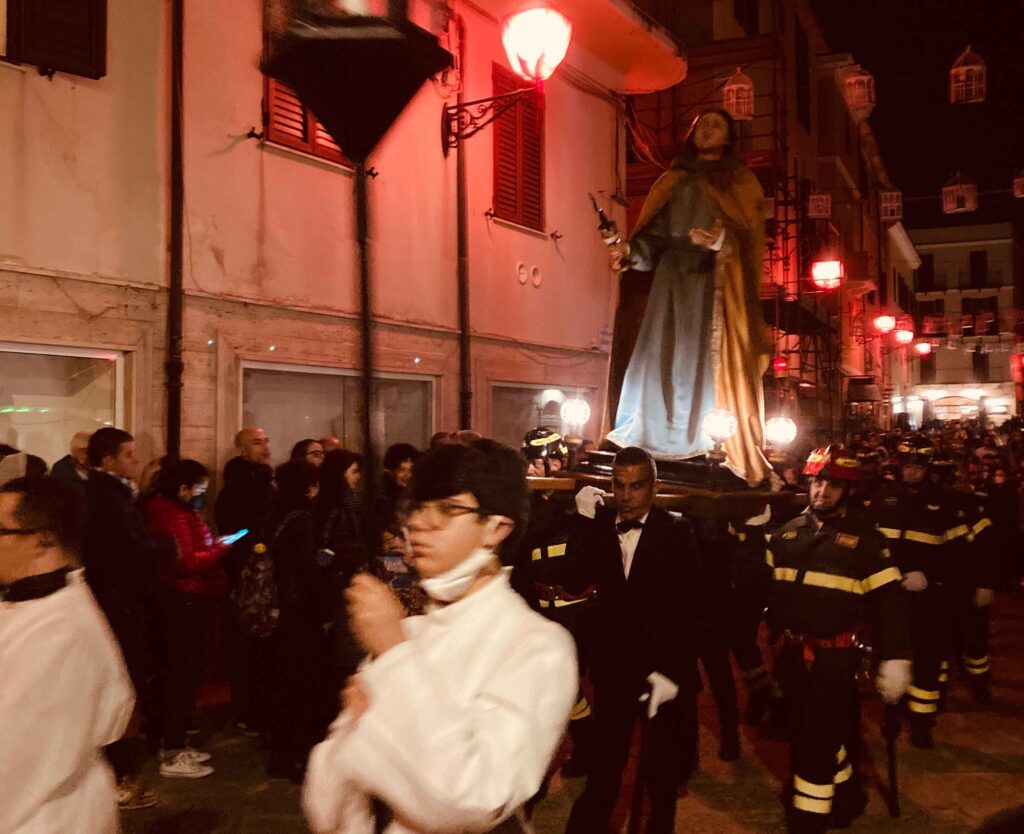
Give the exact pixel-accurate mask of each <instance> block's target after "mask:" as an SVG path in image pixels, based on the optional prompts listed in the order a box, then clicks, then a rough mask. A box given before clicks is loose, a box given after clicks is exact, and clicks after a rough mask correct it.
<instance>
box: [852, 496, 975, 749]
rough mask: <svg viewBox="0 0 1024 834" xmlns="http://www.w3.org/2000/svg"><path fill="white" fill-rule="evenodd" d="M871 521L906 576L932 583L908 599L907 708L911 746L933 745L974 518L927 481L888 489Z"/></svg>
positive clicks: (874, 502) (873, 507)
mask: <svg viewBox="0 0 1024 834" xmlns="http://www.w3.org/2000/svg"><path fill="white" fill-rule="evenodd" d="M871 518H872V519H873V520H874V522H875V524H876V525H877V526H878V530H879V532H881V533H882V535H884V536H885V537H886V539H887V540H888V545H889V548H890V550H891V551H892V554H893V558H894V560H895V563H896V564H897V565H898V567H899V569H900V570H901V571H902V572H903V574H904V575H906V574H910V573H921V574H924V576H925V578H926V579H927V587H926V588H924V589H923V590H918V591H913V592H911V593H910V594H909V595H908V604H909V610H910V630H911V642H912V647H913V655H914V682H913V686H911V687H910V690H909V693H908V698H907V705H908V707H909V710H910V728H911V743H913V744H914V745H915V746H917V747H931V746H932V743H933V742H932V740H931V729H932V727H933V726H934V724H935V717H936V713H937V712H938V708H939V698H940V695H941V689H940V683H941V681H940V676H941V675H942V674H944V672H943V669H942V663H943V661H945V660H946V659H947V657H948V655H949V650H950V644H951V638H952V631H951V628H952V612H953V609H954V600H953V596H952V593H951V592H952V589H953V587H954V586H955V584H956V574H955V567H956V563H955V560H956V557H957V554H958V553H960V552H961V550H960V547H961V544H962V541H961V540H962V539H964V540H965V539H966V538H967V537H968V536H969V535H970V533H971V531H970V527H969V526H968V523H967V522H968V519H967V518H966V517H964V516H958V514H957V507H956V505H955V503H954V501H953V500H952V498H951V495H950V493H949V492H948V491H947V490H944V489H942V488H941V487H938V486H936V485H934V484H932V483H929V482H927V481H925V482H924V483H922V484H920V485H919V486H917V487H912V486H910V485H908V484H905V483H894V484H887V485H884V486H883V487H881V488H880V489H879V490H878V492H877V493H876V494H875V496H874V498H873V499H872V502H871Z"/></svg>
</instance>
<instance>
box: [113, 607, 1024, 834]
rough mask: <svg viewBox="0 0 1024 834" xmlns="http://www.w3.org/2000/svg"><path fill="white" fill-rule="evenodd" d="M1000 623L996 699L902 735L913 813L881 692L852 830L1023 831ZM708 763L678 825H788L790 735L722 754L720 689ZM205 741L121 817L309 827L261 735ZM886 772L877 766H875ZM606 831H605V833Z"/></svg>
mask: <svg viewBox="0 0 1024 834" xmlns="http://www.w3.org/2000/svg"><path fill="white" fill-rule="evenodd" d="M997 612H998V616H997V618H996V619H995V621H994V623H993V640H992V652H991V654H992V657H993V663H994V668H995V675H996V677H995V686H994V696H995V703H994V704H993V705H992V706H989V707H981V706H978V705H976V704H975V703H974V702H973V701H972V700H971V699H970V697H969V693H968V691H967V689H966V687H965V685H964V684H963V683H962V682H955V683H954V686H953V689H952V692H951V698H950V703H949V709H948V711H947V712H945V713H944V714H942V715H941V716H940V717H939V726H938V728H937V730H936V734H935V735H936V747H935V749H934V750H916V749H913V748H911V747H910V746H909V745H908V744H907V743H906V737H905V736H904V737H903V738H901V739H900V745H899V765H900V779H901V794H902V797H901V798H902V806H903V817H902V818H901V819H899V820H892V819H890V818H889V817H888V815H887V813H886V809H885V804H884V802H883V799H882V795H881V793H880V791H879V789H878V780H879V778H880V777H879V774H883V775H884V773H885V746H884V742H883V740H882V738H881V735H880V733H879V730H878V726H879V715H880V709H879V705H878V702H877V700H876V701H872V702H869V703H868V704H867V705H866V708H865V716H864V721H863V727H864V735H865V739H866V746H867V753H868V761H866V762H864V763H863V765H862V770H863V772H865V773H866V774H867V776H868V780H869V794H870V805H869V807H868V811H867V814H866V815H865V816H864V817H863V818H861V819H859V820H858V821H857V822H856V823H855V824H854V826H853V827H852V828H851V829H850V830H851V831H852V832H854V834H857V832H879V833H880V834H885V833H886V832H894V833H895V832H901V833H902V834H905V833H906V832H913V834H918V833H919V832H920V834H924V832H928V834H954V832H969V831H976V830H984V831H986V832H1007V834H1009V832H1015V834H1021V832H1024V804H1022V803H1024V600H1022V599H1020V598H1019V597H1017V598H1011V597H1006V596H1001V597H1000V598H999V599H998V601H997ZM701 724H702V727H701V770H700V772H698V773H697V775H696V776H695V777H694V778H693V779H692V780H691V782H690V785H689V788H688V790H687V792H686V794H685V795H684V796H683V797H682V799H681V800H680V802H679V806H678V815H677V820H678V822H677V830H679V831H680V832H683V831H685V832H698V833H699V832H715V834H748V832H749V834H775V833H776V832H782V831H784V827H783V825H782V810H781V806H780V805H779V802H778V798H777V796H778V791H779V786H780V784H781V780H782V779H783V778H784V776H785V773H786V751H785V746H784V745H783V744H782V743H781V742H776V741H768V740H764V739H762V738H761V737H760V735H759V734H758V733H757V732H756V731H753V732H752V731H748V730H746V729H744V754H743V756H742V758H741V759H740V760H739V761H738V762H736V763H733V764H726V763H723V762H720V761H718V759H717V757H716V751H717V740H716V738H715V735H716V733H717V725H716V720H715V715H714V710H713V707H712V705H711V703H710V699H709V696H708V695H707V694H706V693H705V695H704V696H703V697H702V701H701ZM205 741H206V743H205V744H203V745H201V746H202V747H203V748H204V749H206V750H209V751H210V752H211V753H213V761H212V762H211V764H213V765H214V766H215V767H216V768H217V771H216V773H214V774H213V775H212V776H210V777H208V778H206V779H199V780H167V779H162V778H161V777H160V776H158V775H157V773H156V766H155V764H154V763H153V762H148V763H147V765H146V767H145V769H144V771H143V778H144V780H145V782H146V783H147V784H148V785H149V786H152V787H154V788H155V789H156V790H157V791H158V793H159V796H160V805H159V806H158V807H156V808H154V809H151V810H146V811H135V812H131V813H125V814H123V815H122V820H123V825H124V830H125V832H126V834H207V832H230V833H231V834H257V833H258V834H288V833H289V832H305V831H307V830H308V829H307V828H306V826H305V824H304V822H303V820H302V816H301V814H300V812H299V810H298V802H299V788H298V787H297V786H295V785H293V784H291V783H290V782H282V781H270V780H268V779H267V778H266V776H265V774H264V772H263V754H261V753H260V752H259V751H258V749H257V746H256V743H255V742H254V741H253V740H252V739H249V738H245V737H242V736H238V735H232V734H227V733H223V732H215V733H213V734H212V735H209V736H208V737H207V738H206V739H205ZM874 763H877V765H878V769H877V772H876V769H875V764H874ZM582 782H583V780H581V779H572V780H561V779H560V778H559V777H558V776H557V775H556V777H555V779H554V780H553V782H552V789H551V793H550V795H549V796H548V797H547V798H546V799H545V800H544V801H543V802H541V803H540V805H539V806H538V808H537V811H536V814H535V817H534V824H535V826H536V829H537V834H556V832H557V834H560V832H561V831H562V829H563V827H564V824H565V820H566V817H567V815H568V809H569V807H570V805H571V803H572V801H573V799H574V798H575V797H576V796H577V795H578V794H579V792H580V791H581V790H582V787H583V784H582ZM595 834H598V833H597V832H595Z"/></svg>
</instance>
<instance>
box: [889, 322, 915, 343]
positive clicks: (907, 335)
mask: <svg viewBox="0 0 1024 834" xmlns="http://www.w3.org/2000/svg"><path fill="white" fill-rule="evenodd" d="M893 338H894V339H895V340H896V343H897V344H900V345H909V344H910V343H911V342H912V341H914V322H913V320H912V319H911V318H910V316H900V320H899V321H898V322H897V323H896V331H895V332H894V333H893Z"/></svg>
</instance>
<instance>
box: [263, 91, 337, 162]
mask: <svg viewBox="0 0 1024 834" xmlns="http://www.w3.org/2000/svg"><path fill="white" fill-rule="evenodd" d="M264 119H265V129H266V137H267V140H268V141H270V142H275V143H276V144H278V145H284V146H285V147H287V148H293V149H294V150H297V151H303V152H304V153H308V154H312V155H313V156H317V157H320V158H321V159H327V160H329V161H331V162H339V163H341V164H342V165H351V164H352V163H351V162H349V160H348V159H347V158H346V157H345V155H344V154H343V153H342V152H341V148H339V147H338V145H337V144H336V143H335V141H334V140H333V139H332V138H331V134H329V133H328V132H327V130H326V128H324V126H323V125H322V124H320V122H319V121H317V118H316V116H314V115H313V111H312V110H310V109H309V108H308V107H306V106H305V105H304V104H303V103H302V100H301V99H300V98H299V96H298V94H297V93H296V92H295V91H294V90H293V89H292V88H291V87H289V86H288V85H287V84H285V83H283V82H281V81H278V80H277V79H276V78H271V77H269V76H267V77H266V85H265V90H264Z"/></svg>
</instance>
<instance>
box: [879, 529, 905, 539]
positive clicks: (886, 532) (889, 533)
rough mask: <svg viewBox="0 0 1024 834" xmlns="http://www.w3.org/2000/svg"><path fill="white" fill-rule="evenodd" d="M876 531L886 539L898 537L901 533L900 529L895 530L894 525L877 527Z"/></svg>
mask: <svg viewBox="0 0 1024 834" xmlns="http://www.w3.org/2000/svg"><path fill="white" fill-rule="evenodd" d="M878 532H879V533H881V534H882V535H883V536H885V537H886V538H887V539H898V538H899V537H900V536H901V535H903V531H902V530H897V529H895V528H894V527H879V528H878Z"/></svg>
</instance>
